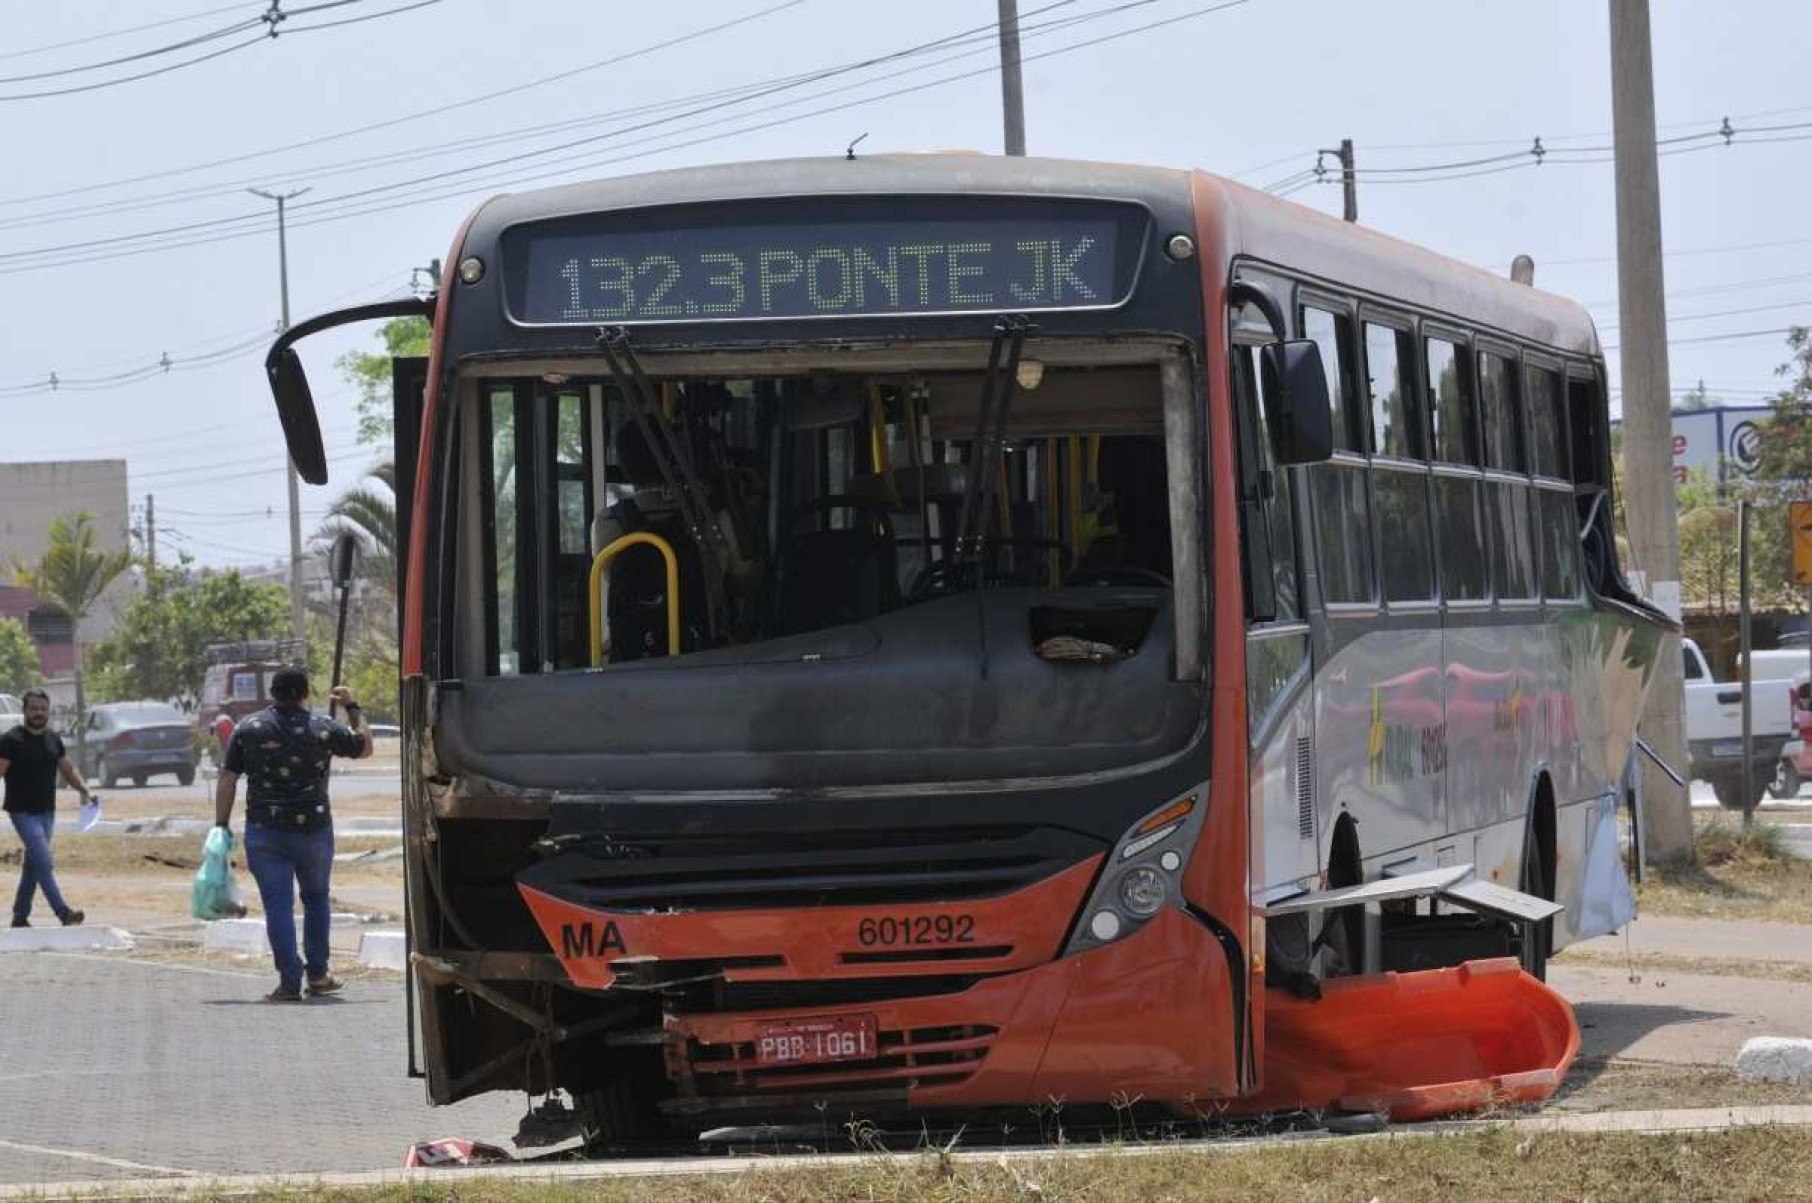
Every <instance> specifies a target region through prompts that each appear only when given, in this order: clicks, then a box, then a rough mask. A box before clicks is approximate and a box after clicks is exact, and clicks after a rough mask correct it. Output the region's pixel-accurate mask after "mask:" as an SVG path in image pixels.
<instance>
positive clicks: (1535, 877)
mask: <svg viewBox="0 0 1812 1203" xmlns="http://www.w3.org/2000/svg"><path fill="white" fill-rule="evenodd" d="M1518 888H1519V889H1520V890H1522V892H1523V893H1525V894H1533V895H1534V896H1535V897H1537V898H1549V897H1552V893H1553V891H1552V889H1551V887H1550V886H1549V883H1548V869H1547V866H1546V865H1545V864H1544V863H1543V862H1542V855H1541V841H1540V840H1538V839H1536V838H1535V824H1533V823H1531V824H1529V827H1528V830H1527V832H1526V833H1525V834H1524V835H1523V872H1522V884H1521V885H1520V886H1518ZM1553 947H1554V921H1553V920H1552V919H1543V920H1542V921H1541V922H1540V923H1525V924H1523V938H1522V962H1523V972H1524V973H1527V974H1528V975H1529V976H1530V977H1532V978H1534V979H1535V980H1536V981H1538V982H1545V981H1547V980H1548V953H1549V952H1550V951H1551V950H1552V949H1553Z"/></svg>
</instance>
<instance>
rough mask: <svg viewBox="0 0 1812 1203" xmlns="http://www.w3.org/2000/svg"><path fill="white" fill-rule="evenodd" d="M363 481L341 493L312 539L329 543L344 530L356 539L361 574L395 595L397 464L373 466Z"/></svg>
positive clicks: (382, 590) (387, 461)
mask: <svg viewBox="0 0 1812 1203" xmlns="http://www.w3.org/2000/svg"><path fill="white" fill-rule="evenodd" d="M365 477H366V479H365V481H363V482H361V483H359V484H357V485H354V486H353V487H352V488H350V489H348V490H346V492H344V493H342V494H340V496H339V497H337V498H336V499H335V500H334V502H333V504H332V505H330V506H328V507H327V519H326V521H324V522H323V523H321V529H320V530H318V531H316V532H315V540H316V542H318V543H321V544H331V543H332V542H333V540H334V539H335V538H336V537H337V536H338V535H339V534H340V533H341V532H343V531H349V532H351V533H352V535H353V536H354V537H356V538H357V539H358V541H359V553H360V559H361V561H362V562H363V574H364V576H365V579H366V580H368V581H370V582H371V583H372V585H373V587H375V588H376V589H378V590H380V591H381V592H382V593H383V594H384V595H385V596H386V597H390V598H394V597H395V596H396V556H397V546H396V536H397V532H396V465H395V464H393V463H391V462H390V461H389V460H384V461H383V462H381V463H379V464H377V465H375V466H374V467H373V468H372V469H371V471H369V472H367V473H366V474H365Z"/></svg>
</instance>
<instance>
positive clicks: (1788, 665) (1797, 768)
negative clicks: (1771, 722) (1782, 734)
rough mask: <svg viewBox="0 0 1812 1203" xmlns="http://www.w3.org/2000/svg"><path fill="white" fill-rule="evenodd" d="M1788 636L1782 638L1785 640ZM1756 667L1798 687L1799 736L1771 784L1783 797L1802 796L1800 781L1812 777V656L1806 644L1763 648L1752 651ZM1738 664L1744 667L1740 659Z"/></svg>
mask: <svg viewBox="0 0 1812 1203" xmlns="http://www.w3.org/2000/svg"><path fill="white" fill-rule="evenodd" d="M1787 639H1788V636H1783V637H1782V642H1783V643H1785V642H1786V641H1787ZM1750 659H1751V662H1752V663H1753V665H1754V667H1753V668H1752V669H1751V670H1750V671H1751V672H1753V673H1754V674H1755V676H1756V677H1757V678H1761V677H1767V678H1769V679H1770V680H1772V679H1774V678H1776V677H1784V678H1786V679H1787V680H1790V681H1792V682H1793V683H1794V685H1795V686H1796V688H1795V690H1794V697H1793V730H1794V733H1795V736H1796V738H1794V739H1793V740H1792V742H1790V743H1788V745H1787V749H1786V751H1785V752H1783V753H1782V754H1781V758H1780V763H1778V764H1777V765H1775V768H1774V779H1773V780H1772V781H1771V782H1770V783H1769V785H1768V793H1769V794H1770V795H1771V796H1773V797H1775V798H1780V799H1783V800H1785V799H1789V798H1797V797H1799V787H1800V783H1801V782H1803V781H1805V780H1807V779H1808V778H1812V706H1808V705H1807V700H1806V696H1805V695H1806V682H1807V680H1808V679H1812V655H1809V654H1808V650H1807V648H1806V645H1805V643H1804V642H1803V641H1802V642H1801V643H1800V645H1799V646H1798V647H1777V648H1761V649H1758V650H1756V651H1754V652H1752V653H1750ZM1737 667H1738V669H1739V670H1741V668H1742V663H1741V661H1740V660H1739V661H1738V664H1737Z"/></svg>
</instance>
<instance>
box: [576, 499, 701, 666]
mask: <svg viewBox="0 0 1812 1203" xmlns="http://www.w3.org/2000/svg"><path fill="white" fill-rule="evenodd" d="M638 546H648V547H652V548H654V549H655V550H656V551H658V552H660V553H661V559H663V560H665V561H667V654H668V655H669V656H677V655H679V650H680V641H679V633H680V595H679V557H678V556H676V555H674V554H673V544H671V543H669V542H667V540H665V539H663V538H661V537H660V536H659V535H655V534H650V533H649V532H647V531H640V530H639V531H631V532H630V533H629V534H627V535H623V536H622V537H620V538H618V539H615V540H613V541H612V542H611V544H610V546H608V547H606V548H605V549H604V550H603V551H600V552H599V553H598V554H597V555H596V556H595V557H593V559H592V562H591V588H590V591H589V595H588V601H589V603H590V607H591V666H592V667H593V668H602V667H604V599H603V598H602V597H601V596H599V591H598V586H599V585H600V584H601V583H602V582H603V580H604V570H605V569H606V568H608V567H610V562H611V561H612V560H614V559H616V558H617V556H618V555H620V554H621V553H623V552H625V551H628V550H629V549H630V548H631V547H638Z"/></svg>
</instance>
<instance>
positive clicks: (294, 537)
mask: <svg viewBox="0 0 1812 1203" xmlns="http://www.w3.org/2000/svg"><path fill="white" fill-rule="evenodd" d="M246 191H247V192H250V193H251V194H252V195H253V196H259V197H263V198H264V199H265V200H271V201H276V202H277V286H278V288H279V290H280V292H281V295H282V311H281V312H282V318H281V322H280V325H279V326H278V332H279V333H281V332H282V331H284V330H287V329H289V231H288V226H287V224H286V223H285V221H284V206H285V205H287V204H288V203H289V202H290V201H292V200H294V199H296V197H298V196H301V195H302V194H303V193H304V192H307V191H308V189H306V188H298V189H296V190H295V191H294V192H265V191H263V190H262V189H258V188H248V189H246ZM284 463H285V467H286V470H287V474H288V477H289V627H290V631H289V633H290V635H291V636H292V637H293V638H296V639H304V638H306V637H307V630H308V628H307V623H306V621H305V620H304V618H303V615H302V485H301V481H300V479H299V478H298V477H297V475H296V463H295V461H294V460H291V459H288V458H287V457H286V458H285V461H284Z"/></svg>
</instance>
